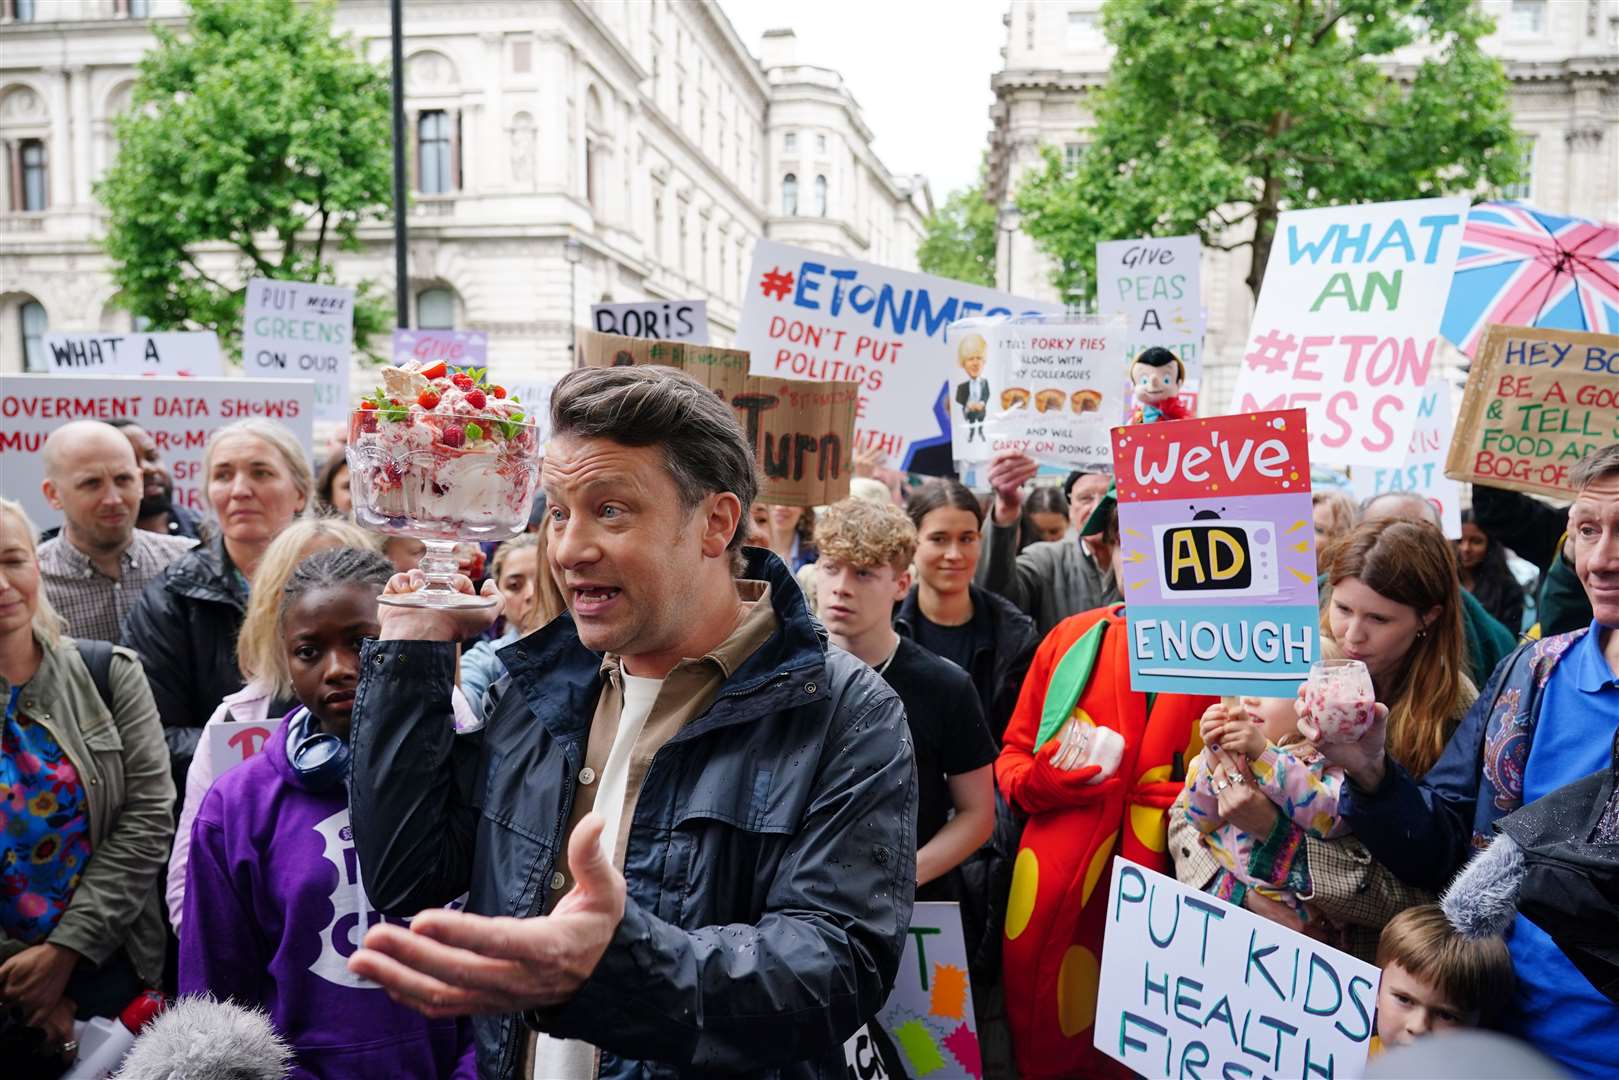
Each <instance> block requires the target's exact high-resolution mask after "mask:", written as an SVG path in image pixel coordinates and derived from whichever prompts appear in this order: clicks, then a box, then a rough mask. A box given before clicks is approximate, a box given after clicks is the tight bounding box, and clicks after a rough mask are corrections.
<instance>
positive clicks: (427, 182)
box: [416, 109, 454, 195]
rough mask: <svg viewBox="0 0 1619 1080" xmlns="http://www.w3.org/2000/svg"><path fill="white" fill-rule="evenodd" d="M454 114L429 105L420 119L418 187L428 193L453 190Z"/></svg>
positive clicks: (417, 124)
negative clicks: (451, 121) (452, 139)
mask: <svg viewBox="0 0 1619 1080" xmlns="http://www.w3.org/2000/svg"><path fill="white" fill-rule="evenodd" d="M452 156H453V155H452V154H451V146H450V114H449V113H447V112H445V111H444V110H443V109H429V110H427V111H425V112H423V113H422V114H421V116H419V117H417V119H416V178H417V179H416V187H417V190H418V191H420V192H422V193H423V194H424V195H442V194H444V193H445V192H447V191H451V190H453V186H452V184H451V178H452V177H453V176H454V172H453V170H452V168H451V166H452V165H453V162H452V160H451V158H452Z"/></svg>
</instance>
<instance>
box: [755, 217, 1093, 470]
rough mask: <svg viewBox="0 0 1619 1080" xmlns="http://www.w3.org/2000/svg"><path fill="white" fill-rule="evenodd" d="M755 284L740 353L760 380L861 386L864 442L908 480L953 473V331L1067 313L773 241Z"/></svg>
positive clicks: (956, 371)
mask: <svg viewBox="0 0 1619 1080" xmlns="http://www.w3.org/2000/svg"><path fill="white" fill-rule="evenodd" d="M746 286H747V288H746V290H745V291H744V299H743V301H742V318H741V320H740V323H739V325H738V326H737V331H736V344H737V348H739V349H746V350H748V351H749V352H750V353H751V354H752V356H753V374H755V375H758V376H760V377H763V378H788V379H810V380H814V381H816V382H822V381H827V380H843V381H849V382H853V383H855V384H857V386H858V388H859V411H858V413H857V415H856V418H855V438H856V441H857V443H858V444H859V446H861V447H877V448H879V449H881V450H883V451H884V452H886V453H887V455H888V463H889V464H890V465H891V466H893V467H896V468H899V469H903V470H906V471H920V470H919V469H918V466H919V465H922V466H924V467H926V468H927V469H929V470H930V471H933V472H938V473H945V472H952V468H951V457H950V450H949V446H950V410H949V406H948V404H947V401H948V394H949V392H950V391H949V388H948V387H947V385H946V384H947V383H954V382H956V381H959V379H960V378H961V368H960V367H958V366H957V362H956V348H955V346H954V345H953V344H951V343H950V342H948V341H947V340H946V337H945V334H946V330H947V329H948V328H949V326H950V324H951V323H953V322H955V321H957V320H958V319H965V318H969V317H971V316H974V315H986V316H989V315H1025V314H1055V313H1058V312H1060V311H1061V310H1062V306H1061V305H1059V304H1052V303H1047V302H1045V301H1040V300H1024V299H1021V298H1018V297H1014V296H1009V295H1007V294H1006V293H1002V292H997V291H995V290H994V289H986V288H983V287H982V286H979V285H967V284H964V283H962V282H959V281H951V280H949V279H948V278H939V277H931V276H929V275H927V274H910V273H906V272H904V271H902V270H894V269H891V268H889V267H886V266H876V265H873V264H872V263H867V262H861V261H859V260H858V259H848V258H844V257H842V256H840V255H833V254H829V253H827V252H821V251H810V250H808V249H806V248H798V247H791V246H789V245H787V244H778V243H776V242H775V241H772V240H761V241H759V242H758V243H757V244H756V245H755V246H754V249H753V268H752V269H751V270H750V271H749V274H748V278H747V281H746ZM919 455H920V460H919Z"/></svg>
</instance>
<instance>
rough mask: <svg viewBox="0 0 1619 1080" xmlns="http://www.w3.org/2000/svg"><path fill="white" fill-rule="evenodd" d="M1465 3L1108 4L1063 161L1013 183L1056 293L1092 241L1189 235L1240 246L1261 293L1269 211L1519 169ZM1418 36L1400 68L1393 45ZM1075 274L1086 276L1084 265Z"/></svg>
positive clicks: (1051, 155)
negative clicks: (1076, 130)
mask: <svg viewBox="0 0 1619 1080" xmlns="http://www.w3.org/2000/svg"><path fill="white" fill-rule="evenodd" d="M1474 7H1475V5H1474V4H1473V3H1472V2H1471V0H1122V2H1121V0H1111V2H1110V3H1109V4H1108V5H1107V7H1106V9H1105V11H1104V13H1103V25H1104V27H1105V29H1106V33H1107V37H1108V40H1109V41H1110V42H1111V43H1112V45H1113V47H1114V49H1115V55H1114V58H1113V63H1112V67H1111V70H1110V72H1109V75H1108V82H1107V84H1106V85H1105V86H1104V87H1102V88H1101V89H1100V90H1098V91H1096V92H1094V94H1093V96H1092V97H1091V99H1090V103H1091V104H1092V106H1093V108H1094V115H1095V117H1096V126H1095V129H1094V130H1093V131H1091V132H1089V138H1090V146H1089V148H1088V149H1087V150H1086V152H1085V155H1084V157H1083V158H1082V159H1081V161H1080V162H1079V165H1078V167H1077V168H1074V169H1066V168H1064V167H1063V164H1062V162H1061V160H1060V159H1059V158H1058V157H1057V155H1056V153H1055V151H1054V150H1052V149H1051V148H1047V149H1046V151H1045V157H1046V164H1045V167H1044V169H1042V170H1039V171H1037V172H1035V173H1032V174H1031V175H1030V177H1029V178H1028V180H1027V182H1026V183H1025V184H1024V185H1023V186H1022V188H1021V189H1020V190H1019V192H1018V196H1017V201H1018V206H1019V208H1020V209H1021V210H1022V212H1023V219H1022V222H1023V229H1024V230H1025V231H1026V232H1028V233H1029V234H1030V235H1031V236H1033V237H1034V238H1035V241H1036V242H1037V243H1038V244H1039V245H1040V246H1041V247H1042V249H1044V250H1045V251H1046V252H1047V254H1049V255H1050V256H1051V257H1052V258H1053V260H1054V262H1055V263H1056V264H1057V266H1058V267H1059V269H1058V270H1057V272H1056V274H1055V277H1056V280H1057V284H1058V285H1059V286H1060V287H1061V289H1062V290H1063V291H1064V292H1065V293H1066V292H1067V290H1068V289H1069V288H1071V287H1073V286H1074V285H1075V284H1076V283H1077V282H1094V281H1095V280H1096V274H1095V264H1096V243H1097V241H1100V240H1112V239H1124V238H1128V237H1135V236H1154V235H1156V236H1175V235H1186V234H1189V233H1194V232H1195V233H1197V234H1198V235H1199V236H1200V237H1201V238H1202V240H1203V243H1204V245H1205V246H1206V247H1213V248H1218V249H1220V250H1223V251H1231V250H1234V249H1237V248H1241V247H1250V248H1251V249H1252V250H1251V256H1252V261H1251V262H1250V265H1249V269H1248V276H1247V283H1248V287H1249V289H1250V290H1251V291H1252V293H1253V295H1254V296H1255V297H1257V296H1258V295H1259V288H1260V285H1261V284H1262V283H1263V281H1264V276H1265V262H1266V259H1267V258H1268V257H1269V255H1270V246H1271V241H1272V238H1273V237H1274V235H1275V231H1276V217H1277V215H1278V214H1279V213H1281V212H1282V211H1283V210H1289V209H1300V208H1304V207H1311V206H1329V205H1339V204H1345V203H1357V202H1380V201H1385V200H1395V199H1415V198H1421V197H1424V196H1433V195H1443V194H1448V193H1455V192H1474V191H1478V190H1481V189H1484V190H1488V189H1491V188H1499V187H1501V186H1502V185H1505V184H1510V183H1512V182H1513V181H1515V180H1516V179H1517V174H1518V169H1519V164H1518V155H1519V149H1518V148H1519V143H1518V140H1517V137H1516V136H1515V135H1514V134H1513V130H1512V114H1511V110H1510V107H1509V102H1508V84H1507V78H1506V74H1505V72H1504V71H1503V70H1502V68H1501V65H1500V64H1499V63H1497V62H1496V61H1495V60H1493V59H1491V58H1490V57H1488V56H1486V55H1484V53H1483V52H1482V51H1481V50H1480V49H1479V47H1478V42H1479V39H1480V38H1481V37H1483V36H1485V35H1486V34H1488V33H1490V31H1491V30H1492V29H1493V23H1492V21H1491V20H1490V19H1488V18H1485V17H1484V16H1482V15H1480V14H1479V13H1478V12H1477V11H1475V10H1474ZM1408 46H1418V47H1419V49H1420V54H1421V55H1426V56H1427V57H1428V58H1427V59H1425V60H1422V61H1421V62H1420V63H1416V64H1412V63H1410V62H1408V61H1407V59H1406V56H1407V55H1409V54H1402V55H1401V56H1400V57H1399V58H1398V59H1397V58H1396V57H1395V55H1394V54H1395V52H1396V51H1397V50H1404V49H1406V48H1407V47H1408ZM1082 275H1083V276H1082Z"/></svg>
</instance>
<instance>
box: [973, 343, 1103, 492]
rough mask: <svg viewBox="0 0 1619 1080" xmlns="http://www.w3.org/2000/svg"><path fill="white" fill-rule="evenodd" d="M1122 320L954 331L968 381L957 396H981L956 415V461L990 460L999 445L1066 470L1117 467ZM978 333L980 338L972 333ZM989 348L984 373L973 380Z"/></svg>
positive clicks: (999, 447) (999, 449) (1044, 463)
mask: <svg viewBox="0 0 1619 1080" xmlns="http://www.w3.org/2000/svg"><path fill="white" fill-rule="evenodd" d="M1124 336H1125V331H1124V324H1123V322H1122V321H1121V320H1120V319H1118V318H1117V317H1114V318H1111V319H1106V320H1103V319H1089V320H1074V321H1067V322H1061V323H1058V322H1027V323H1023V322H1003V323H998V324H996V325H993V326H987V327H984V329H983V330H982V332H981V333H980V332H978V331H969V332H967V333H965V334H963V333H961V332H956V333H954V334H953V337H955V338H956V339H958V340H960V342H961V349H962V350H963V352H964V354H966V355H967V369H966V375H967V376H968V377H967V378H965V379H963V380H962V381H961V382H959V383H956V384H955V386H954V389H953V393H952V398H953V399H954V400H955V401H956V402H958V403H960V402H962V401H979V402H982V403H983V409H984V411H983V412H982V413H978V414H976V415H980V416H982V417H983V420H982V422H981V423H974V422H973V415H974V414H973V413H967V414H966V415H964V416H963V417H962V419H961V420H960V421H954V420H953V425H954V428H953V434H954V437H955V441H956V446H957V451H956V459H957V460H958V461H976V460H987V459H988V458H989V457H991V456H992V455H993V454H994V453H996V452H998V451H1001V450H1016V451H1019V452H1021V453H1025V454H1028V455H1029V456H1030V457H1032V458H1034V459H1035V460H1036V461H1038V462H1040V463H1041V464H1042V465H1051V466H1055V467H1057V468H1060V469H1065V470H1066V469H1074V468H1081V467H1087V468H1094V467H1101V468H1104V469H1105V468H1111V465H1112V456H1113V455H1112V451H1111V447H1110V445H1109V435H1108V432H1109V429H1110V428H1111V427H1112V426H1113V424H1114V423H1115V422H1116V421H1117V419H1118V416H1119V413H1120V408H1121V404H1120V403H1121V402H1122V401H1123V400H1124V399H1125V398H1126V392H1125V384H1126V383H1127V381H1128V380H1127V378H1126V377H1125V374H1124V372H1125V369H1126V364H1125V352H1124ZM974 337H976V338H977V341H976V342H975V341H974V340H973V338H974ZM980 343H981V344H982V346H983V349H984V360H983V363H982V372H983V373H982V375H981V376H978V377H976V378H975V377H973V373H974V370H975V369H976V368H977V367H979V361H978V359H977V357H976V356H974V355H972V354H973V353H976V352H978V351H979V346H980Z"/></svg>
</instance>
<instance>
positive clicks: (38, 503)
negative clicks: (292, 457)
mask: <svg viewBox="0 0 1619 1080" xmlns="http://www.w3.org/2000/svg"><path fill="white" fill-rule="evenodd" d="M313 408H314V384H312V383H311V382H309V380H307V379H302V380H292V379H289V380H274V381H271V380H267V379H192V378H181V377H177V376H172V375H159V376H152V377H145V378H143V377H141V376H137V375H7V376H6V377H5V379H4V381H3V382H0V478H3V482H0V490H3V491H4V493H5V495H6V496H7V497H8V498H12V499H16V500H18V501H19V502H21V503H22V504H23V506H24V507H25V508H26V509H27V510H28V514H29V516H30V517H32V518H33V519H34V521H35V522H36V523H37V524H39V526H40V527H41V528H44V527H45V526H46V524H48V523H52V522H56V521H59V520H60V519H61V514H60V513H59V512H58V511H56V510H53V509H51V507H50V505H49V504H48V503H46V501H45V496H44V494H43V493H42V492H41V491H40V489H39V485H40V482H41V481H42V480H44V478H45V467H44V462H43V461H42V460H41V458H40V450H41V449H42V448H43V447H44V445H45V437H46V436H47V435H49V434H50V433H51V432H53V431H55V430H56V429H57V428H59V427H61V426H62V425H63V424H65V423H67V422H69V421H71V420H115V419H118V418H120V417H122V418H125V419H129V420H133V421H135V422H136V423H137V424H139V425H140V426H141V427H143V428H145V429H146V430H147V431H148V432H149V433H150V434H151V436H152V441H153V442H154V443H156V444H157V450H158V453H159V454H161V455H162V456H163V461H164V463H165V464H166V465H167V466H168V469H169V473H170V474H171V475H172V476H173V478H174V501H175V502H176V503H178V504H180V505H183V506H185V507H186V508H188V509H190V510H195V511H196V512H197V513H199V514H203V515H207V514H208V513H209V508H208V505H207V500H206V498H205V495H206V488H207V482H206V480H205V479H204V477H203V475H202V451H203V446H204V444H205V443H207V441H208V436H209V434H211V433H212V432H213V431H214V429H215V428H220V427H224V426H225V425H226V424H229V423H231V422H232V421H235V420H241V419H244V418H246V417H249V416H263V417H268V418H270V419H272V420H276V421H279V422H280V423H282V424H285V425H286V426H287V427H288V428H289V429H291V431H292V433H293V434H294V435H296V436H297V437H298V441H299V442H300V443H301V444H302V445H303V447H304V450H305V451H306V452H307V451H308V450H309V447H310V427H311V416H312V413H313Z"/></svg>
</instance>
